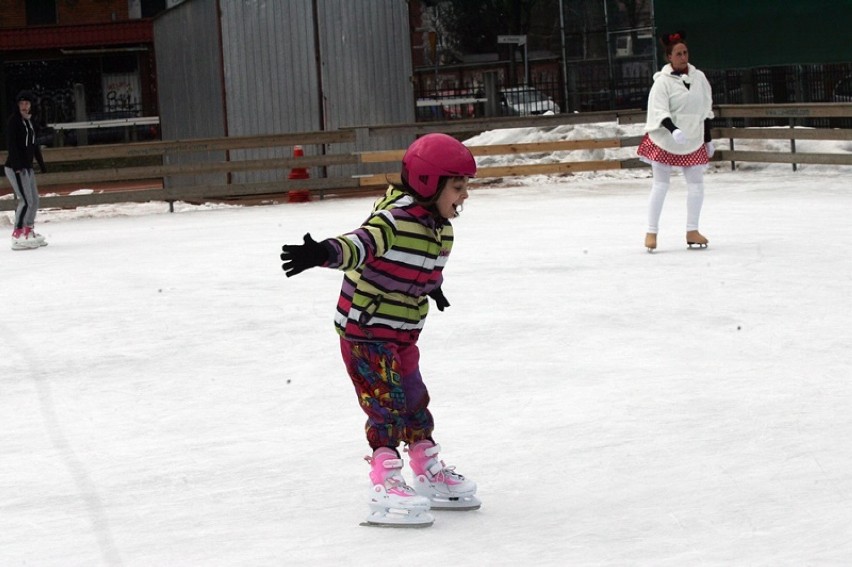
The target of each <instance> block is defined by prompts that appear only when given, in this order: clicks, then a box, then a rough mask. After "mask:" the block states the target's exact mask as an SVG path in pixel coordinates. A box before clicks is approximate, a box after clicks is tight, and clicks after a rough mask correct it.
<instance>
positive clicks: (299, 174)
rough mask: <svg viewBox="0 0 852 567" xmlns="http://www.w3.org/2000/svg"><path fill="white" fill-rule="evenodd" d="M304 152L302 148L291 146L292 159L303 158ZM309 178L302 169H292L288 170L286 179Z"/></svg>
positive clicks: (306, 172) (306, 171) (305, 170)
mask: <svg viewBox="0 0 852 567" xmlns="http://www.w3.org/2000/svg"><path fill="white" fill-rule="evenodd" d="M304 156H305V152H304V151H302V146H293V157H294V158H297V157H304ZM310 178H311V176H310V175H308V170H307V169H305V168H304V167H294V168H293V169H291V170H290V175H289V176H288V179H310Z"/></svg>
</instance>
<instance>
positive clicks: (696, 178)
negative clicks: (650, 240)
mask: <svg viewBox="0 0 852 567" xmlns="http://www.w3.org/2000/svg"><path fill="white" fill-rule="evenodd" d="M705 167H706V166H704V165H693V166H691V167H684V168H683V177H684V179H686V230H687V231H690V230H698V218H699V217H700V216H701V205H703V204H704V168H705ZM651 170H652V171H653V173H654V184H653V185H652V186H651V198H650V199H649V202H648V232H652V233H654V234H657V232H659V230H660V214H661V213H662V212H663V202H665V200H666V193H668V191H669V182H670V179H671V175H672V166H670V165H666V164H664V163H657V162H651Z"/></svg>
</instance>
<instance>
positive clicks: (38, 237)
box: [24, 227, 47, 246]
mask: <svg viewBox="0 0 852 567" xmlns="http://www.w3.org/2000/svg"><path fill="white" fill-rule="evenodd" d="M24 232H26V233H27V238H31V239H32V240H34V241H35V242H36V243H37V244H38V245H39V246H47V239H46V238H45V237H44V235H42V234H39V233H38V232H36V231H35V229H34V228H32V227H26V228H24Z"/></svg>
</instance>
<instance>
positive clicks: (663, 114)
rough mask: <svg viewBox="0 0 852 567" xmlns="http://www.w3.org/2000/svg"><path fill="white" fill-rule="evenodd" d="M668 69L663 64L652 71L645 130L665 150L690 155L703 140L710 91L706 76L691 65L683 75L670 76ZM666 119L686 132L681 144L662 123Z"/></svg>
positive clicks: (710, 105) (710, 113)
mask: <svg viewBox="0 0 852 567" xmlns="http://www.w3.org/2000/svg"><path fill="white" fill-rule="evenodd" d="M672 71H673V69H672V66H671V65H666V66H665V67H663V68H662V69H661V70H660V71H659V72H658V73H654V84H653V86H651V92H650V93H649V94H648V118H647V121H646V123H645V132H647V133H648V136H650V138H651V141H652V142H654V143H655V144H656V145H657V146H659V147H660V148H662V149H664V150H666V151H667V152H669V153H672V154H680V155H685V154H691V153H692V152H694V151H695V150H697V149H698V148H700V147H701V144H703V143H704V120H705V119H707V118H713V93H712V92H711V89H710V83H709V82H708V81H707V77H705V76H704V73H702V72H701V71H699V70H698V69H696V68H695V67H694V66H693V65H689V69H688V72H687V73H685V74H683V75H674V74H672ZM687 84H688V85H689V88H687ZM666 118H671V120H672V122H674V125H675V126H677V127H678V128H680V129H681V130H682V131H683V133H684V134H686V136H687V140H686V143H685V144H678V143H677V142H675V141H674V138H672V135H671V133H670V132H669V131H668V130H667V129H666V128H665V127H664V126H662V121H663V120H665V119H666Z"/></svg>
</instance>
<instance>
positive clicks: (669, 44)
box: [660, 31, 686, 55]
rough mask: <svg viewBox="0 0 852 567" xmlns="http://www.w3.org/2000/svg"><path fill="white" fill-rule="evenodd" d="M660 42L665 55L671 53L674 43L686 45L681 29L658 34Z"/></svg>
mask: <svg viewBox="0 0 852 567" xmlns="http://www.w3.org/2000/svg"><path fill="white" fill-rule="evenodd" d="M660 43H662V44H663V47H664V48H665V49H666V55H671V54H672V50H673V49H674V47H675V45H677V44H679V43H682V44H684V45H686V34H685V33H684V32H682V31H676V32H672V33H664V34H663V35H661V36H660Z"/></svg>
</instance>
